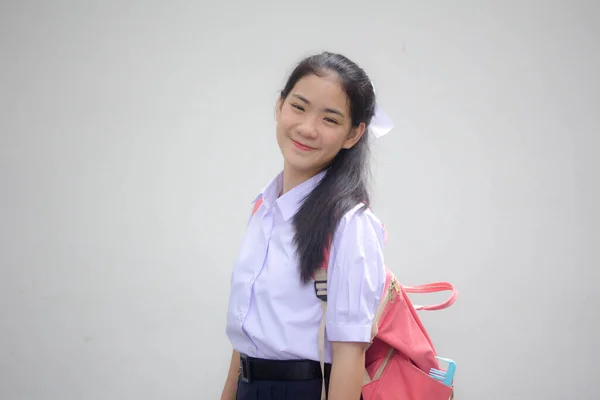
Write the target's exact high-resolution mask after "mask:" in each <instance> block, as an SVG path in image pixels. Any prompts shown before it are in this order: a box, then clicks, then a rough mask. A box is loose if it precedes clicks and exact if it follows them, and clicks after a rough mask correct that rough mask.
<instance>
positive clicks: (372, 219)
mask: <svg viewBox="0 0 600 400" xmlns="http://www.w3.org/2000/svg"><path fill="white" fill-rule="evenodd" d="M386 236H387V234H386V231H385V227H384V225H383V224H382V222H381V220H380V219H379V218H378V217H377V216H376V215H375V213H374V212H373V211H372V210H371V209H370V208H367V207H365V205H364V204H362V203H360V204H357V205H356V206H354V207H353V208H352V209H350V210H349V211H347V212H346V213H345V214H344V216H343V217H342V218H341V219H340V222H339V224H338V227H337V229H336V233H335V237H334V244H335V242H337V244H338V246H339V245H340V244H341V243H342V242H347V241H354V242H356V241H357V240H359V241H360V240H362V241H364V240H369V239H371V241H375V242H376V243H374V244H378V245H379V246H383V245H384V244H385V241H386Z"/></svg>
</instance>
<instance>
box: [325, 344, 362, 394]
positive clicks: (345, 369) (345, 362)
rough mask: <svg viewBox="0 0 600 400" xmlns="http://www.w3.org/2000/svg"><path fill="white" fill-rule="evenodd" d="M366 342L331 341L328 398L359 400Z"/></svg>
mask: <svg viewBox="0 0 600 400" xmlns="http://www.w3.org/2000/svg"><path fill="white" fill-rule="evenodd" d="M366 345H367V344H366V343H358V342H333V343H332V344H331V346H332V347H331V352H332V366H331V377H330V379H329V396H328V399H329V400H359V399H360V394H361V389H362V381H363V374H364V370H365V349H366Z"/></svg>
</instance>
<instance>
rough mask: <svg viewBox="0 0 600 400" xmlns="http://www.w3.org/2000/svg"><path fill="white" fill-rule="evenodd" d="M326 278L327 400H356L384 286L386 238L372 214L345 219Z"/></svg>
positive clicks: (359, 392)
mask: <svg viewBox="0 0 600 400" xmlns="http://www.w3.org/2000/svg"><path fill="white" fill-rule="evenodd" d="M336 239H337V242H336V241H335V240H334V244H335V246H334V247H333V251H332V253H331V254H332V256H333V257H332V258H331V259H330V264H329V267H328V274H327V275H328V277H327V311H326V329H327V337H328V339H329V340H330V341H331V344H332V346H331V351H332V354H331V355H332V369H331V377H330V380H329V400H342V399H343V400H358V399H360V394H361V389H362V383H363V377H364V371H365V350H366V348H367V345H368V344H369V343H370V341H371V328H372V323H373V319H374V317H375V313H376V312H377V307H378V305H379V301H380V299H381V295H382V293H383V289H384V286H385V281H386V270H385V266H384V263H383V243H384V240H385V238H384V234H383V229H382V228H381V223H380V222H379V221H378V220H376V218H375V217H374V216H373V215H372V214H370V213H368V212H367V213H359V214H355V215H348V216H347V217H345V220H344V223H343V224H340V229H339V230H338V232H337V237H336Z"/></svg>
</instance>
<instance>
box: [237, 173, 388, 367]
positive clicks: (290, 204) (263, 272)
mask: <svg viewBox="0 0 600 400" xmlns="http://www.w3.org/2000/svg"><path fill="white" fill-rule="evenodd" d="M324 174H325V172H322V173H320V174H318V175H316V176H315V177H313V178H311V179H309V180H308V181H306V182H304V183H302V184H300V185H298V186H297V187H295V188H294V189H292V190H290V191H289V192H287V193H286V194H284V195H283V196H281V197H279V198H278V195H279V193H281V189H282V184H283V177H282V174H281V173H280V174H279V175H278V176H277V177H276V178H275V179H273V180H272V181H271V182H270V183H269V184H268V185H267V186H266V187H265V189H264V190H263V191H262V192H261V193H260V195H259V197H258V198H260V197H262V199H263V203H262V205H261V206H260V208H259V209H258V210H257V212H256V214H255V215H254V216H253V217H251V218H250V220H249V223H248V227H247V231H246V234H245V237H244V239H243V242H242V246H241V249H240V252H239V256H238V259H237V261H236V263H235V266H234V269H233V273H232V276H231V292H230V296H229V307H228V314H227V327H226V333H227V336H228V337H229V340H230V341H231V343H232V346H233V348H234V349H235V350H237V351H239V352H240V353H244V354H247V355H249V356H251V357H258V358H267V359H279V360H291V359H310V360H315V361H318V360H319V353H318V340H317V336H318V330H319V324H320V322H321V316H322V311H321V305H320V303H319V300H318V299H317V297H316V296H315V290H314V286H313V284H303V283H302V282H301V280H300V272H299V265H298V258H297V255H296V251H295V248H294V245H293V238H294V228H293V225H292V217H293V216H294V214H295V213H296V212H297V210H298V208H299V207H300V205H301V204H302V199H303V198H305V196H306V195H307V194H309V193H310V192H311V191H312V190H313V189H314V188H315V187H316V185H317V184H318V183H319V181H320V180H321V179H322V178H323V176H324ZM361 206H362V204H357V206H356V207H354V208H353V209H352V210H350V211H348V212H347V213H346V215H344V217H343V218H342V219H341V221H340V223H339V225H338V228H337V230H336V232H335V234H334V238H333V243H332V247H331V249H330V258H329V266H328V273H327V276H328V277H327V279H328V288H327V314H326V333H325V335H326V336H325V338H326V344H325V361H326V362H331V345H330V342H331V341H341V342H344V341H352V342H369V341H370V337H371V324H372V322H373V318H374V316H375V313H376V310H377V306H378V304H379V301H380V300H381V297H382V294H383V289H384V285H385V267H384V260H383V245H384V241H385V233H384V229H383V226H382V224H381V222H380V221H379V220H378V219H377V218H376V217H375V215H373V213H372V212H371V211H370V210H365V211H361V210H360V209H361Z"/></svg>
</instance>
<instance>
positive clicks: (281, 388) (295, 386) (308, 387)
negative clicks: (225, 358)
mask: <svg viewBox="0 0 600 400" xmlns="http://www.w3.org/2000/svg"><path fill="white" fill-rule="evenodd" d="M321 386H322V382H321V379H315V380H305V381H252V382H250V383H247V382H244V381H242V380H241V379H239V380H238V388H237V397H236V399H237V400H320V399H321Z"/></svg>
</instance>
